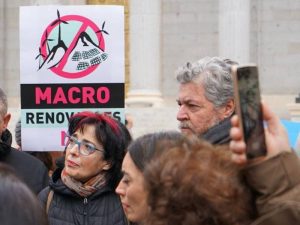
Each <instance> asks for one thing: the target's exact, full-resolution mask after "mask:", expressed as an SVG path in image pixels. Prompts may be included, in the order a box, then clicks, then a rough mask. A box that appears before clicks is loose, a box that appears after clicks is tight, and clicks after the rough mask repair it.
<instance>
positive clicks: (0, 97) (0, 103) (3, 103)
mask: <svg viewBox="0 0 300 225" xmlns="http://www.w3.org/2000/svg"><path fill="white" fill-rule="evenodd" d="M6 114H7V96H6V94H5V93H4V91H3V90H2V89H1V88H0V116H1V117H4V116H5V115H6Z"/></svg>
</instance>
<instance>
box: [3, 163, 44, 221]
mask: <svg viewBox="0 0 300 225" xmlns="http://www.w3.org/2000/svg"><path fill="white" fill-rule="evenodd" d="M0 181H1V184H0V202H1V210H0V218H1V225H13V224H22V225H48V221H47V216H46V213H45V210H44V208H43V207H42V205H41V203H40V202H39V201H38V199H37V197H36V195H35V194H33V192H32V191H31V190H30V189H29V188H28V187H27V186H26V184H25V183H23V182H22V181H21V180H20V179H19V178H18V177H17V176H16V175H15V173H14V170H13V169H12V168H11V167H10V166H8V165H6V164H4V163H0Z"/></svg>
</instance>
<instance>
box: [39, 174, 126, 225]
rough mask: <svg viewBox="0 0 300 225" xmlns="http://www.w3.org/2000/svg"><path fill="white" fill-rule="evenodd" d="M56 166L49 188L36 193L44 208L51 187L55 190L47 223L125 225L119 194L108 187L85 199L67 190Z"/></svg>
mask: <svg viewBox="0 0 300 225" xmlns="http://www.w3.org/2000/svg"><path fill="white" fill-rule="evenodd" d="M60 174H61V169H57V170H56V171H55V172H54V173H53V176H52V179H50V184H49V186H50V187H47V188H45V189H44V190H43V191H41V193H40V194H39V196H38V197H39V199H40V200H41V201H42V202H43V204H44V205H45V207H46V204H47V199H48V194H49V191H50V188H51V189H52V190H53V191H54V195H53V199H52V201H51V204H50V207H49V210H48V219H49V225H71V224H72V225H125V224H127V219H126V216H125V214H124V211H123V208H122V205H121V201H120V198H119V196H118V195H117V194H116V193H115V192H114V190H111V189H110V188H109V187H104V188H103V189H101V190H99V191H97V192H95V193H94V194H92V195H91V196H89V197H87V198H84V197H81V196H79V195H78V194H77V193H75V192H74V191H72V190H70V189H69V188H68V187H67V186H66V185H65V184H64V183H63V182H62V180H61V178H60Z"/></svg>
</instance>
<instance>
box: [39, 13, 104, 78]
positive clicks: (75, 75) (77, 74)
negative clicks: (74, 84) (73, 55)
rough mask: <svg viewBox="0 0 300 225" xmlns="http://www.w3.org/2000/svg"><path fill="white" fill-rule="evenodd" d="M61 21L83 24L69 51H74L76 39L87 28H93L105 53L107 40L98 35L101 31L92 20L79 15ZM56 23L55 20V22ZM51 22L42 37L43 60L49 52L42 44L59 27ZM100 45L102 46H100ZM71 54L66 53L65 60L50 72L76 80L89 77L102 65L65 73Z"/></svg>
mask: <svg viewBox="0 0 300 225" xmlns="http://www.w3.org/2000/svg"><path fill="white" fill-rule="evenodd" d="M60 19H61V20H63V21H66V22H72V21H75V22H81V27H80V29H79V31H78V32H77V34H76V35H75V36H74V38H73V41H72V42H71V44H70V45H69V46H68V49H72V47H73V46H72V45H74V44H75V40H76V39H77V38H76V37H77V36H78V35H79V34H80V33H81V32H82V31H84V30H86V29H87V28H91V29H92V30H93V31H94V32H95V34H96V36H97V40H98V43H96V44H98V45H99V47H100V48H101V49H102V50H103V51H105V40H104V38H103V35H102V33H101V32H98V33H96V32H97V31H99V30H100V29H99V27H98V26H97V25H96V24H95V23H94V22H93V21H91V20H89V19H87V18H86V17H83V16H79V15H67V16H62V17H60ZM54 21H55V20H54ZM54 21H53V22H54ZM53 22H51V23H50V24H49V25H48V26H47V27H46V29H45V31H44V33H43V35H42V38H41V42H40V48H41V54H42V55H43V58H44V60H45V59H46V58H47V56H48V51H47V46H46V45H42V43H43V42H44V41H45V40H46V38H47V34H46V33H48V34H51V32H52V30H53V29H55V28H56V27H57V26H59V25H58V23H57V25H56V26H51V24H52V23H53ZM99 43H100V44H99ZM69 54H70V52H68V51H67V52H66V53H65V54H64V56H63V59H62V60H61V62H60V63H59V64H58V65H57V66H55V67H52V68H50V70H51V71H52V72H53V73H55V74H57V75H59V76H61V77H64V78H68V79H75V78H81V77H85V76H87V75H89V74H90V73H92V72H93V71H94V70H95V69H96V68H97V67H98V66H99V65H100V64H96V65H91V66H90V67H88V68H87V69H86V70H83V71H80V72H75V73H74V72H73V73H71V72H67V71H64V66H65V64H66V63H67V59H68V57H69Z"/></svg>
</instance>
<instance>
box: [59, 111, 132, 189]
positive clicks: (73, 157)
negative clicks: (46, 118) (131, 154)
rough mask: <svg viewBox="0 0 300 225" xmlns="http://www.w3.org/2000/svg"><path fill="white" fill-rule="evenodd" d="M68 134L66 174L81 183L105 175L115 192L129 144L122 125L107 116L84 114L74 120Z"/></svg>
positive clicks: (71, 121) (77, 115)
mask: <svg viewBox="0 0 300 225" xmlns="http://www.w3.org/2000/svg"><path fill="white" fill-rule="evenodd" d="M68 133H69V140H68V144H67V147H66V157H65V172H66V173H67V174H68V175H69V176H70V177H72V178H73V179H75V180H77V181H80V182H82V183H84V182H86V181H88V180H90V179H91V178H93V177H95V176H97V175H98V174H100V173H101V174H104V176H105V178H106V183H107V184H108V185H109V186H110V187H111V188H113V189H114V188H115V187H116V185H117V183H118V182H119V180H120V178H121V165H122V160H123V158H124V155H125V149H126V147H127V146H126V144H128V143H127V142H126V141H127V138H128V137H125V136H124V135H125V133H124V130H123V128H122V127H121V125H120V122H118V121H116V120H114V119H112V118H111V117H109V116H107V115H105V114H99V113H94V112H81V113H77V114H75V115H73V116H72V117H71V119H70V121H69V128H68Z"/></svg>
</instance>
